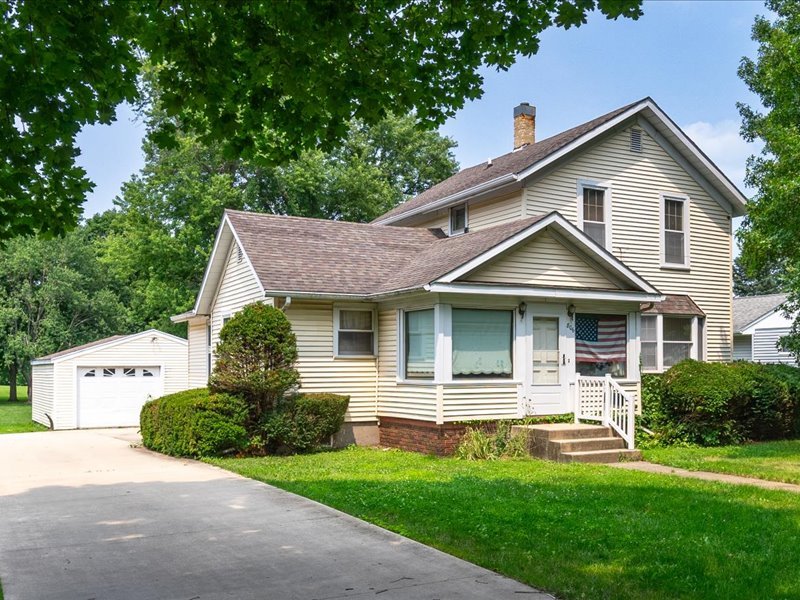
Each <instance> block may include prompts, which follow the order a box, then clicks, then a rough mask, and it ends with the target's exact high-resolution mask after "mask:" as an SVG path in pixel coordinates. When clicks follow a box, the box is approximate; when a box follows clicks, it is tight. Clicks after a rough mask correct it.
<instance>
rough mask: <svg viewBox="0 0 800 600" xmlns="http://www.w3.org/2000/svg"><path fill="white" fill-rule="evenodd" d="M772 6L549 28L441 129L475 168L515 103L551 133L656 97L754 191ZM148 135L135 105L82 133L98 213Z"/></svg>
mask: <svg viewBox="0 0 800 600" xmlns="http://www.w3.org/2000/svg"><path fill="white" fill-rule="evenodd" d="M765 13H766V9H765V8H764V5H763V3H762V2H745V1H740V2H667V1H661V2H646V3H645V5H644V16H643V17H642V18H640V19H639V20H638V21H629V20H622V19H620V20H618V21H607V20H605V19H603V18H601V17H600V16H599V15H594V16H593V17H592V18H590V20H589V22H588V23H587V24H586V25H584V26H582V27H580V28H574V29H570V30H569V31H564V30H562V29H552V30H549V31H547V32H545V34H544V35H543V36H542V39H541V49H540V51H539V53H538V54H537V55H536V56H534V57H532V58H526V59H521V60H520V61H519V62H518V63H517V64H516V65H515V66H514V67H512V68H511V69H510V70H509V71H507V72H500V73H497V72H495V71H493V70H487V71H486V73H485V85H484V95H483V97H482V98H481V99H479V100H476V101H474V102H470V103H469V104H467V106H465V107H464V109H462V110H461V111H459V112H458V114H457V115H456V116H455V117H454V118H453V119H450V120H449V121H448V122H447V123H446V124H445V125H444V126H443V127H442V128H441V132H442V133H443V134H445V135H449V136H451V137H452V138H454V139H455V140H456V141H457V142H458V148H457V149H456V157H457V158H458V160H459V162H460V163H461V165H462V166H463V167H467V166H470V165H473V164H477V163H479V162H482V161H484V160H486V159H487V158H489V157H494V156H498V155H500V154H505V153H506V152H508V151H509V150H511V147H512V110H513V107H514V106H516V105H517V104H519V103H520V102H522V101H527V102H530V103H531V104H534V105H535V106H536V107H537V115H536V129H537V131H536V136H537V138H538V139H544V138H545V137H547V136H549V135H552V134H555V133H558V132H559V131H563V130H564V129H567V128H569V127H572V126H574V125H577V124H579V123H581V122H584V121H587V120H589V119H592V118H594V117H596V116H598V115H600V114H603V113H605V112H608V111H610V110H613V109H614V108H616V107H618V106H622V105H624V104H627V103H629V102H632V101H634V100H637V99H639V98H642V97H644V96H651V97H652V98H653V99H654V100H655V101H656V102H657V103H658V104H659V105H660V106H661V108H663V109H664V110H665V111H666V112H667V113H668V114H669V115H670V116H671V117H672V118H673V120H675V122H676V123H678V124H679V125H680V126H681V127H682V128H684V130H685V131H686V132H687V133H688V134H689V135H690V136H691V137H692V138H693V139H694V140H695V142H697V143H698V144H699V145H700V147H701V148H703V150H705V151H706V153H707V154H708V155H709V156H710V157H711V158H712V159H713V160H714V161H716V162H717V164H718V165H719V166H720V167H721V168H722V169H723V170H724V171H725V173H726V174H728V176H729V177H730V178H731V179H732V180H733V181H734V182H735V183H737V184H738V185H740V187H742V188H743V184H742V179H743V177H744V170H745V161H746V159H747V156H748V155H749V154H752V153H754V152H755V151H757V149H758V147H757V146H753V145H749V144H746V143H745V142H744V141H743V140H742V139H741V138H740V137H739V135H738V131H739V124H740V119H739V114H738V112H737V110H736V102H746V103H750V104H757V98H755V97H754V96H753V95H752V94H750V92H749V91H748V90H747V88H746V87H745V85H744V84H743V83H742V82H741V80H740V79H739V78H738V76H737V75H736V69H737V67H738V65H739V61H740V60H741V58H742V56H745V55H747V56H750V57H753V56H754V55H755V50H756V46H755V44H754V43H753V42H752V41H751V40H750V28H751V26H752V24H753V19H754V17H755V16H756V15H758V14H765ZM143 130H144V128H143V126H142V124H141V123H137V122H135V119H134V115H133V113H132V111H131V110H130V109H129V108H127V107H123V108H121V109H120V111H119V113H118V120H117V122H116V123H114V124H113V125H110V126H99V127H89V128H87V129H86V130H84V131H83V132H82V133H81V135H80V137H79V144H80V148H81V151H82V155H81V157H80V160H79V162H80V164H81V165H83V166H84V168H85V169H86V170H87V172H88V174H89V177H90V178H91V179H92V180H93V181H94V182H95V183H96V184H97V187H96V189H95V191H94V192H93V193H92V194H91V196H90V197H89V199H88V201H87V203H86V205H85V214H86V216H89V215H92V214H94V213H95V212H99V211H103V210H106V209H107V208H111V207H112V204H113V202H112V201H113V199H114V197H115V196H116V195H117V194H118V193H119V189H120V186H121V184H122V183H123V182H124V181H126V180H128V179H129V178H130V177H131V175H132V174H134V173H135V172H137V171H138V170H139V169H140V168H141V167H142V164H143V158H142V153H141V137H142V135H143ZM743 189H744V188H743ZM744 191H745V192H750V190H746V189H745V190H744Z"/></svg>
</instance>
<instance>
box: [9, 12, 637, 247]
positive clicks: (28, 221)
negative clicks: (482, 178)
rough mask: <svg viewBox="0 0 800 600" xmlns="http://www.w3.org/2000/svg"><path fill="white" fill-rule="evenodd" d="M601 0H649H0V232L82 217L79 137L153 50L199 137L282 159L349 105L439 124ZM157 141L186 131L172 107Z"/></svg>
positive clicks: (338, 133) (244, 153)
mask: <svg viewBox="0 0 800 600" xmlns="http://www.w3.org/2000/svg"><path fill="white" fill-rule="evenodd" d="M595 9H597V10H600V11H601V13H602V14H604V15H605V16H606V17H608V18H613V19H616V18H618V17H628V18H633V19H636V18H638V17H639V16H640V14H641V0H498V1H496V2H485V1H484V0H462V1H461V2H437V1H433V2H431V1H429V0H327V1H326V0H323V1H320V0H297V1H294V2H270V1H264V2H231V3H213V2H205V1H201V0H172V1H171V2H170V1H164V0H105V1H104V2H96V1H94V0H74V1H72V2H69V3H66V2H59V3H55V4H54V3H50V2H41V1H40V0H0V16H1V17H2V18H1V19H0V57H2V60H0V73H1V74H2V76H1V77H0V99H1V100H2V101H1V102H0V106H2V111H3V115H2V118H0V134H1V135H2V140H3V144H2V145H1V146H0V147H1V148H2V150H0V152H2V165H3V166H2V168H0V237H2V238H7V237H8V236H10V235H15V234H24V233H35V232H43V233H47V234H52V233H61V232H63V231H64V230H66V229H69V228H70V227H71V226H74V225H75V223H76V222H77V219H78V216H79V214H80V205H81V203H82V201H83V199H84V197H85V195H86V193H87V191H88V190H89V189H90V188H91V187H92V184H91V182H90V181H89V180H88V179H87V177H86V173H85V172H84V171H83V170H82V169H81V168H80V167H78V166H77V165H76V164H75V157H76V155H77V153H78V150H77V148H76V145H75V136H76V134H77V133H78V131H79V130H80V128H81V127H83V126H84V125H87V124H93V123H109V122H111V121H112V120H113V119H114V111H115V108H116V106H118V105H119V104H120V103H122V102H125V101H127V102H134V103H135V102H138V101H140V100H141V99H142V93H141V91H139V90H137V86H136V83H137V77H138V76H139V74H140V69H141V65H142V64H143V62H144V61H148V62H149V63H150V64H152V65H154V66H155V67H156V71H155V72H156V77H157V83H158V86H159V88H160V89H161V90H162V98H161V101H162V104H163V108H164V110H165V112H166V114H167V116H169V117H175V118H177V119H178V121H179V122H181V123H182V124H184V125H185V126H186V127H187V128H188V129H189V130H192V131H194V132H195V133H196V135H197V136H198V139H199V141H200V142H201V143H202V144H203V145H207V146H211V145H212V144H218V147H219V150H220V151H221V152H222V154H223V156H224V157H226V158H228V159H231V158H240V157H244V158H245V159H248V160H252V161H254V162H255V163H257V164H260V165H270V164H272V165H275V164H281V163H283V162H285V161H286V160H287V159H297V158H298V157H299V156H300V155H301V153H302V152H303V151H308V150H311V149H314V148H318V149H320V150H321V151H322V152H329V151H330V150H332V149H333V148H334V147H336V146H337V145H338V144H339V143H340V142H341V141H342V140H343V139H344V138H345V137H346V136H347V135H348V131H349V124H350V122H351V120H352V119H354V118H355V119H358V120H359V121H361V122H363V123H365V124H366V125H367V126H372V125H375V124H377V123H378V122H380V121H381V120H382V119H383V118H384V117H386V116H387V114H388V113H389V112H394V113H397V114H405V113H407V112H410V111H412V110H413V111H415V112H416V114H417V116H418V118H419V120H420V121H421V122H422V123H425V124H427V125H429V126H435V125H437V124H440V123H442V122H443V121H444V119H445V118H447V117H448V116H450V115H452V114H453V113H454V112H455V110H457V109H458V108H460V107H461V106H463V105H464V102H465V101H466V100H468V99H475V98H478V97H480V95H481V93H482V92H481V86H482V84H483V79H482V77H481V75H480V68H481V67H482V66H484V65H487V66H490V67H495V68H498V69H507V68H508V67H509V66H511V65H512V64H513V63H514V61H515V60H516V58H517V57H518V56H530V55H532V54H535V53H536V52H537V51H538V49H539V34H540V33H541V32H542V31H544V30H545V29H547V28H549V27H552V26H556V27H563V28H569V27H572V26H578V25H581V24H583V23H585V21H586V17H587V14H588V13H589V12H591V11H593V10H595ZM153 141H154V142H155V143H157V144H158V145H160V146H162V147H173V148H174V147H176V146H178V145H179V144H180V142H179V141H178V140H176V128H175V121H172V120H163V121H162V122H161V123H160V125H159V127H158V130H157V131H155V132H154V134H153Z"/></svg>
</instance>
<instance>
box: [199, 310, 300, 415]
mask: <svg viewBox="0 0 800 600" xmlns="http://www.w3.org/2000/svg"><path fill="white" fill-rule="evenodd" d="M219 340H220V341H219V344H217V348H216V354H217V362H216V365H215V367H214V372H213V373H212V375H211V379H210V382H209V385H210V387H211V389H212V390H213V391H215V392H218V393H228V394H234V395H236V396H241V397H242V398H244V399H245V400H246V401H247V404H248V407H249V414H250V420H251V423H253V424H255V423H258V422H260V420H261V418H262V416H263V415H264V414H266V413H267V412H269V411H270V410H272V409H273V408H274V407H275V406H277V405H278V403H279V402H280V401H281V400H282V399H283V398H284V396H285V395H286V393H287V392H288V391H289V390H291V389H292V388H293V387H294V386H295V385H297V382H298V381H299V379H300V376H299V374H298V372H297V370H296V369H295V368H294V363H295V361H296V360H297V340H296V339H295V335H294V333H292V327H291V324H290V323H289V320H288V319H287V318H286V315H285V314H283V311H281V310H278V309H277V308H274V307H272V306H268V305H266V304H260V303H256V304H250V305H249V306H245V307H244V308H243V309H242V310H241V311H239V312H238V313H237V314H236V315H235V316H233V317H232V318H231V319H230V320H229V321H228V322H227V323H226V324H225V325H224V327H223V328H222V331H220V334H219Z"/></svg>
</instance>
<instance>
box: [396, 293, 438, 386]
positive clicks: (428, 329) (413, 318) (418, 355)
mask: <svg viewBox="0 0 800 600" xmlns="http://www.w3.org/2000/svg"><path fill="white" fill-rule="evenodd" d="M403 321H404V322H403V330H404V332H405V334H404V344H403V347H404V350H405V356H404V362H403V365H404V368H403V375H404V377H405V378H406V379H433V373H434V362H435V354H436V349H435V347H436V345H435V339H436V335H435V331H434V318H433V309H432V308H430V309H426V310H414V311H406V312H405V313H403Z"/></svg>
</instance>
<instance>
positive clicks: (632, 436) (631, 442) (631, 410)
mask: <svg viewBox="0 0 800 600" xmlns="http://www.w3.org/2000/svg"><path fill="white" fill-rule="evenodd" d="M628 427H629V428H630V431H628V436H629V439H628V449H629V450H633V448H634V446H635V444H636V402H635V401H634V400H633V398H631V399H630V401H629V402H628Z"/></svg>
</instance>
